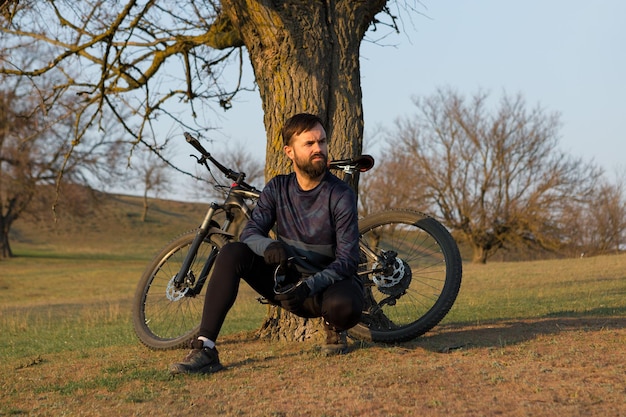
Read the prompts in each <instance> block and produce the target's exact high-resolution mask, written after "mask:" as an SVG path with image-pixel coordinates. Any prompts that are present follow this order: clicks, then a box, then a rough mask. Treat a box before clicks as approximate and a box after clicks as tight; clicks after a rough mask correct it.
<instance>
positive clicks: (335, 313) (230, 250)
mask: <svg viewBox="0 0 626 417" xmlns="http://www.w3.org/2000/svg"><path fill="white" fill-rule="evenodd" d="M241 278H243V279H244V280H245V281H246V282H247V283H248V284H249V285H250V287H252V288H253V289H254V290H255V291H256V292H258V293H259V294H260V295H262V296H263V297H265V298H267V299H268V300H269V301H270V302H272V303H273V302H274V267H273V266H270V265H267V264H266V263H265V261H264V260H263V257H261V256H258V255H256V254H255V253H254V252H252V250H251V249H250V248H249V247H248V246H247V245H246V244H244V243H241V242H233V243H228V244H227V245H225V246H224V247H223V248H222V249H221V250H220V253H219V254H218V256H217V259H216V261H215V266H214V269H213V274H212V276H211V279H210V280H209V283H208V286H207V291H206V298H205V300H204V310H203V312H202V321H201V323H200V336H204V337H207V338H209V339H211V340H213V341H216V340H217V336H218V334H219V332H220V329H221V328H222V324H223V323H224V319H225V318H226V314H227V313H228V311H229V310H230V308H231V307H232V306H233V304H234V302H235V299H236V298H237V292H238V291H239V282H240V279H241ZM363 303H364V301H363V290H362V287H361V285H360V283H359V282H358V281H357V280H356V279H347V280H343V281H339V282H336V283H335V284H333V285H331V286H330V287H328V288H327V289H326V290H324V291H323V292H321V293H319V294H316V295H315V296H313V297H309V298H307V299H306V300H305V302H304V304H303V305H302V307H300V308H298V309H297V310H294V311H292V313H294V314H296V315H298V316H300V317H307V318H312V317H323V318H324V320H326V321H327V322H328V323H329V324H330V325H331V326H333V327H334V328H335V329H337V330H347V329H349V328H351V327H353V326H354V325H356V324H357V323H358V322H359V318H360V317H361V311H362V310H363Z"/></svg>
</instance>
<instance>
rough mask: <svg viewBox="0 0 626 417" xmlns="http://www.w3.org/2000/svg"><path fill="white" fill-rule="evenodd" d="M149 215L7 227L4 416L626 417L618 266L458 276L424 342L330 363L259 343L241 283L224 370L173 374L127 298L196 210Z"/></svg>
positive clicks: (258, 313) (259, 310)
mask: <svg viewBox="0 0 626 417" xmlns="http://www.w3.org/2000/svg"><path fill="white" fill-rule="evenodd" d="M159 204H161V205H162V206H158V205H157V206H156V207H155V211H154V212H153V214H152V217H150V215H149V222H148V223H147V224H139V223H138V222H137V217H136V216H134V215H133V213H134V211H133V210H137V212H138V211H139V210H140V204H139V203H138V202H137V201H134V200H132V199H131V200H126V199H124V205H123V206H119V205H112V206H109V207H108V208H107V210H106V211H105V212H103V213H101V214H100V215H98V216H96V220H97V221H98V222H100V223H101V224H100V227H98V230H95V229H96V228H95V227H93V226H90V225H85V226H83V228H82V229H79V230H80V233H79V234H78V235H77V234H76V233H74V232H72V233H69V232H67V231H66V232H63V231H59V230H57V231H54V230H46V231H41V230H40V231H39V232H38V231H37V230H35V229H32V228H30V229H29V228H28V227H27V226H22V228H21V229H20V230H18V232H19V237H17V238H16V239H15V240H14V245H13V246H14V251H15V252H16V254H17V255H19V256H18V257H17V258H15V259H12V260H9V261H2V262H0V332H1V335H2V337H1V338H0V416H12V415H33V416H39V415H41V416H62V415H68V416H100V415H103V416H117V415H119V416H199V415H205V416H316V417H317V416H554V415H560V416H626V348H625V346H626V301H625V300H626V255H614V256H603V257H595V258H584V259H564V260H550V261H533V262H520V263H513V262H511V263H495V262H494V263H490V264H487V265H471V264H468V265H465V271H464V282H463V285H462V288H461V293H460V295H459V298H458V300H457V303H456V304H455V306H454V307H453V309H452V311H451V312H450V314H449V315H448V317H447V318H446V319H445V320H444V322H443V323H442V324H441V325H439V326H438V327H436V328H435V329H434V330H433V331H432V332H430V333H428V334H426V335H425V336H423V337H421V338H418V339H417V340H415V341H412V342H409V343H404V344H399V345H394V346H388V345H379V344H371V343H363V342H360V341H357V340H351V341H350V348H351V349H350V352H349V353H348V354H346V355H342V356H337V357H329V358H328V357H323V356H322V355H320V354H319V352H318V350H317V348H316V345H315V342H303V343H284V342H281V343H276V342H268V341H265V340H258V339H256V338H255V337H254V329H255V328H257V327H258V326H259V324H260V323H261V320H262V318H263V316H264V314H265V307H264V306H262V305H259V304H257V303H256V302H255V301H254V294H252V293H251V291H250V290H249V289H248V288H246V287H244V288H242V292H241V294H240V299H239V300H238V302H237V303H236V305H235V309H234V310H233V311H232V314H231V315H230V316H229V318H228V322H227V323H226V326H225V331H224V336H223V337H222V338H221V339H220V341H219V345H218V347H219V350H220V356H221V359H222V362H223V363H224V365H225V366H226V369H225V370H224V371H222V372H220V373H217V374H214V375H209V376H183V377H181V376H177V377H171V376H170V375H169V374H168V372H167V366H168V364H169V363H171V362H174V361H177V360H179V359H181V358H182V356H184V355H185V353H186V352H185V351H181V350H177V351H159V352H155V351H151V350H148V349H147V348H145V347H143V346H142V345H141V344H140V343H139V342H138V341H137V339H136V338H135V336H134V334H133V331H132V325H131V321H130V300H131V297H132V294H133V292H134V289H135V285H136V283H137V281H138V279H139V275H140V274H141V272H142V270H143V268H144V266H145V265H146V263H147V261H148V259H149V258H150V256H151V254H152V253H153V252H155V251H156V250H157V249H158V248H159V247H160V246H162V245H164V244H165V243H166V241H167V238H168V237H173V236H174V235H175V234H176V233H177V232H182V231H184V230H186V229H188V228H191V227H193V226H194V225H195V224H194V223H195V222H197V221H198V219H199V218H200V217H201V211H202V210H201V209H200V210H197V209H196V208H194V210H196V211H194V213H193V214H186V215H184V216H182V215H180V212H183V211H185V210H186V209H184V208H181V207H179V206H176V207H173V206H170V205H169V203H165V202H160V203H159ZM120 207H122V208H120ZM198 211H199V213H200V214H199V215H198V213H197V212H198ZM177 213H178V214H177ZM187 226H189V227H187ZM68 229H69V228H68Z"/></svg>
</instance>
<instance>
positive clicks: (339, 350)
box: [322, 323, 348, 356]
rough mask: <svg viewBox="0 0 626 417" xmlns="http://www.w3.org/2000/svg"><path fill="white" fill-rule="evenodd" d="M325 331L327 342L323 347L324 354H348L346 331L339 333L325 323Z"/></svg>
mask: <svg viewBox="0 0 626 417" xmlns="http://www.w3.org/2000/svg"><path fill="white" fill-rule="evenodd" d="M324 331H325V333H326V342H325V343H324V344H323V345H322V354H324V355H326V356H332V355H342V354H344V353H347V352H348V340H347V332H346V331H337V330H335V329H334V328H333V327H331V326H330V325H329V324H327V323H324Z"/></svg>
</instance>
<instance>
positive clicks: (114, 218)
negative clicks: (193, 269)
mask: <svg viewBox="0 0 626 417" xmlns="http://www.w3.org/2000/svg"><path fill="white" fill-rule="evenodd" d="M206 209H207V205H206V204H204V203H188V202H180V201H171V200H161V199H149V210H148V215H147V218H146V221H145V222H143V221H141V214H142V211H143V199H142V198H141V197H135V196H128V195H119V194H99V195H98V197H97V200H96V202H95V203H94V204H92V205H91V206H90V207H89V208H88V209H87V210H83V211H84V212H83V213H82V214H81V215H76V214H74V215H71V214H64V213H60V214H58V216H57V219H56V220H55V218H54V213H53V212H52V210H49V211H47V212H44V213H40V219H38V220H34V219H32V218H24V219H19V220H18V221H16V222H15V224H14V226H13V228H12V230H11V233H10V242H11V246H12V249H13V252H14V253H15V254H16V255H19V254H20V253H24V252H27V253H28V252H33V251H34V252H41V251H44V252H48V251H53V252H65V253H67V252H72V253H101V254H111V255H116V254H120V255H122V254H123V255H124V256H140V257H144V256H151V255H152V254H153V253H154V252H156V251H157V250H158V249H160V248H161V247H162V246H164V245H165V244H166V243H167V242H169V241H170V240H171V239H173V238H174V237H176V236H178V235H180V234H181V233H183V232H186V231H188V230H191V229H194V228H196V227H197V226H198V225H199V224H200V222H202V219H203V217H204V214H205V212H206Z"/></svg>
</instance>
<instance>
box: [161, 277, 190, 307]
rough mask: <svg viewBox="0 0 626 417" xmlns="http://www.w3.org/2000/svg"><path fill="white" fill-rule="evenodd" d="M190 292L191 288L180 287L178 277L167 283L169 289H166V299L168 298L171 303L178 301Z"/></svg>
mask: <svg viewBox="0 0 626 417" xmlns="http://www.w3.org/2000/svg"><path fill="white" fill-rule="evenodd" d="M188 291H189V287H187V286H184V287H182V288H181V287H180V285H177V284H176V275H174V276H173V277H172V279H170V281H169V282H168V283H167V287H166V288H165V297H167V299H168V300H170V301H178V300H180V299H181V298H183V297H184V296H185V294H187V292H188Z"/></svg>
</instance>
